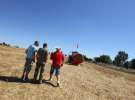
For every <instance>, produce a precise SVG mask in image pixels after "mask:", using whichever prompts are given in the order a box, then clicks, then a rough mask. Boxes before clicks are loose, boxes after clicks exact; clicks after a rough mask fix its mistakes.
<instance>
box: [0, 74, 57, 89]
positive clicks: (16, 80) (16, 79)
mask: <svg viewBox="0 0 135 100" xmlns="http://www.w3.org/2000/svg"><path fill="white" fill-rule="evenodd" d="M0 81H4V82H7V83H31V84H37V85H38V83H33V81H32V80H28V81H23V80H22V78H19V77H16V76H0ZM43 84H46V85H50V86H52V87H57V86H55V85H54V84H52V83H51V82H49V81H47V80H43ZM39 85H40V84H39Z"/></svg>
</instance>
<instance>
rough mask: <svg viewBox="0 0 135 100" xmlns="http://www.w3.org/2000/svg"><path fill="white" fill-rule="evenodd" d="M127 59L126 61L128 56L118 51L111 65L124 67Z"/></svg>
mask: <svg viewBox="0 0 135 100" xmlns="http://www.w3.org/2000/svg"><path fill="white" fill-rule="evenodd" d="M127 59H128V54H127V53H126V52H124V51H119V52H118V54H117V56H116V57H115V59H114V61H113V63H114V65H117V66H124V64H125V62H126V60H127Z"/></svg>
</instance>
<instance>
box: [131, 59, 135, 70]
mask: <svg viewBox="0 0 135 100" xmlns="http://www.w3.org/2000/svg"><path fill="white" fill-rule="evenodd" d="M131 68H132V69H135V59H132V60H131Z"/></svg>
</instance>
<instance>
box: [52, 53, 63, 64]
mask: <svg viewBox="0 0 135 100" xmlns="http://www.w3.org/2000/svg"><path fill="white" fill-rule="evenodd" d="M51 59H52V60H53V64H52V66H54V67H60V66H61V65H62V64H63V60H64V55H63V53H62V52H61V51H57V52H55V53H53V54H52V55H51Z"/></svg>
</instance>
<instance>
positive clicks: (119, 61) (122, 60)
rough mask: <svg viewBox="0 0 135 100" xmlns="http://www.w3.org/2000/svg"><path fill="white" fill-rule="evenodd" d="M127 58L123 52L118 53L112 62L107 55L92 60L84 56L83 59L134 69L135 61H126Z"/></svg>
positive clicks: (126, 54)
mask: <svg viewBox="0 0 135 100" xmlns="http://www.w3.org/2000/svg"><path fill="white" fill-rule="evenodd" d="M128 57H129V55H128V53H126V52H125V51H119V52H118V54H117V55H116V56H115V58H114V60H112V59H111V57H110V56H109V55H101V56H99V57H95V58H94V59H93V60H92V59H90V58H88V57H86V56H85V57H84V58H85V61H93V62H95V63H105V64H110V65H115V66H117V67H123V68H127V69H135V59H132V60H131V61H128Z"/></svg>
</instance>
